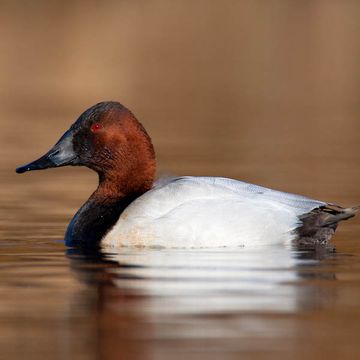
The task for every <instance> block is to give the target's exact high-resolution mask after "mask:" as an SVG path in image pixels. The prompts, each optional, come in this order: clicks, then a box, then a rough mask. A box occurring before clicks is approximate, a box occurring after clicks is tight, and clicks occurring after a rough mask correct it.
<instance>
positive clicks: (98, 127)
mask: <svg viewBox="0 0 360 360" xmlns="http://www.w3.org/2000/svg"><path fill="white" fill-rule="evenodd" d="M101 129H102V125H101V124H100V123H95V124H92V125H91V131H92V132H96V131H99V130H101Z"/></svg>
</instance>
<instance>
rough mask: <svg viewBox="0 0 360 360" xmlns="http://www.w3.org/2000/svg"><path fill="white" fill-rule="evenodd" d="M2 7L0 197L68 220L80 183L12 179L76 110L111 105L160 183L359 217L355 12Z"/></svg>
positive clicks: (325, 5) (258, 0)
mask: <svg viewBox="0 0 360 360" xmlns="http://www.w3.org/2000/svg"><path fill="white" fill-rule="evenodd" d="M0 4H1V11H0V29H1V42H0V66H1V78H0V102H1V107H0V121H1V124H2V131H1V132H0V142H1V148H0V151H1V153H0V154H1V158H2V161H1V163H2V165H1V169H2V178H3V181H5V183H6V189H7V190H6V194H3V195H4V196H6V195H7V194H9V193H17V194H20V195H21V196H25V197H26V196H29V195H28V193H29V191H30V189H32V192H33V193H34V192H36V191H37V190H39V191H40V189H38V188H37V187H36V186H38V187H39V188H42V195H43V194H44V191H47V190H46V189H47V187H50V188H49V189H50V190H49V193H47V196H50V197H52V196H54V190H56V191H57V192H58V197H59V198H60V197H61V198H63V197H64V196H65V197H66V196H68V198H69V199H70V200H71V201H74V203H73V202H72V206H73V208H74V209H75V208H76V207H77V206H78V205H79V203H80V202H82V201H83V200H85V198H86V195H87V194H89V192H90V191H91V190H92V189H93V188H94V186H95V183H96V177H95V176H94V175H92V174H91V173H90V172H89V171H87V170H85V169H82V170H80V169H61V170H60V169H57V170H49V171H47V172H41V173H32V174H27V175H24V177H25V178H24V177H22V176H21V177H20V176H16V175H15V174H14V168H15V167H16V166H18V165H20V164H22V163H25V162H28V161H30V160H33V159H34V158H36V157H38V156H40V155H41V154H42V153H44V152H45V151H47V149H48V148H49V147H50V146H51V145H53V144H54V143H55V142H56V141H57V139H58V138H59V136H60V135H61V134H62V132H63V131H65V130H66V129H67V128H68V126H69V125H70V124H71V123H72V122H73V121H74V120H75V119H76V118H77V116H78V115H79V114H80V113H81V112H82V111H84V110H85V109H86V108H87V107H89V106H91V105H93V104H94V103H96V102H99V101H103V100H118V101H120V102H122V103H123V104H124V105H126V106H127V107H129V108H130V109H131V110H132V111H133V112H134V113H135V114H136V115H137V117H138V118H139V119H140V121H142V122H143V124H144V125H145V127H146V128H147V129H148V131H149V133H150V134H151V136H152V138H153V142H154V144H155V147H156V149H157V156H158V162H159V173H164V172H165V173H173V174H195V175H219V176H230V177H236V178H241V179H243V180H247V181H252V182H256V183H260V184H263V185H266V186H272V187H275V188H280V189H283V190H288V191H293V192H301V193H305V194H307V195H310V196H313V197H320V198H322V199H325V200H333V201H345V202H347V204H348V205H351V204H353V203H354V202H355V203H356V202H357V203H359V201H360V197H359V196H358V197H357V195H358V194H359V192H358V190H357V188H358V183H359V178H360V172H359V169H358V167H357V164H358V163H359V162H358V161H359V154H358V153H359V139H360V134H359V129H360V123H359V114H360V103H359V94H360V72H359V61H360V42H359V34H360V2H359V1H350V0H338V1H334V0H324V1H316V0H313V1H286V0H277V1H275V0H253V1H231V0H227V1H215V0H213V1H212V0H197V1H166V0H157V1H140V0H139V1H102V2H101V1H79V0H77V1H33V2H30V1H25V0H23V1H1V3H0ZM53 178H54V179H53ZM59 179H60V180H59ZM25 183H26V184H28V185H27V186H28V187H26V185H25ZM77 183H79V184H81V185H78V186H77V185H76V184H77ZM34 186H35V188H34ZM65 186H66V189H65V188H64V187H65ZM9 187H10V188H9ZM44 187H45V188H46V189H44ZM3 192H5V191H4V190H3ZM33 196H34V194H33ZM45 197H46V196H45ZM77 197H78V198H77ZM354 197H355V198H354ZM356 197H357V198H356ZM74 199H75V200H74ZM54 201H55V200H54Z"/></svg>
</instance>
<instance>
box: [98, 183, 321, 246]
mask: <svg viewBox="0 0 360 360" xmlns="http://www.w3.org/2000/svg"><path fill="white" fill-rule="evenodd" d="M324 205H326V203H324V202H321V201H317V200H313V199H309V198H307V197H304V196H300V195H295V194H289V193H285V192H281V191H276V190H271V189H268V188H264V187H261V186H257V185H252V184H248V183H245V182H242V181H237V180H232V179H227V178H220V177H191V176H186V177H179V178H172V179H169V180H168V181H165V182H164V181H160V182H158V183H157V184H155V186H154V187H153V189H151V190H150V191H148V192H146V193H145V194H143V195H142V196H140V197H139V198H138V199H136V200H135V201H134V202H133V203H131V204H130V205H129V206H128V207H127V208H126V209H125V211H124V212H123V213H122V214H121V216H120V218H119V220H118V221H117V223H116V224H115V225H114V226H113V228H112V229H111V230H110V231H109V232H108V233H107V234H106V236H105V237H104V238H103V240H102V242H101V244H102V246H104V247H119V246H140V247H143V246H144V247H165V248H201V247H222V246H229V247H231V246H246V247H249V246H264V245H272V244H278V243H285V244H286V243H290V242H291V240H292V239H293V238H294V237H295V234H294V230H295V229H296V228H297V227H298V226H299V225H300V220H299V216H300V215H303V214H305V213H308V212H310V211H311V210H313V209H315V208H318V207H321V206H324Z"/></svg>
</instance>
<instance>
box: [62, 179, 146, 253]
mask: <svg viewBox="0 0 360 360" xmlns="http://www.w3.org/2000/svg"><path fill="white" fill-rule="evenodd" d="M99 178H100V181H99V186H98V188H97V189H96V191H95V192H94V193H93V194H92V195H91V197H90V198H89V199H88V201H87V202H86V203H85V204H84V205H83V206H82V207H81V208H80V209H79V210H78V211H77V213H76V214H75V216H74V217H73V219H72V220H71V222H70V224H69V226H68V228H67V231H66V234H65V244H66V245H67V246H71V247H82V248H88V249H94V248H98V247H99V244H100V241H101V239H102V238H103V237H104V236H105V234H106V233H107V232H108V231H109V230H110V229H111V228H112V227H113V225H115V223H116V222H117V220H118V219H119V217H120V215H121V213H122V212H123V211H124V210H125V208H126V207H127V206H128V205H129V204H130V203H132V202H133V201H134V200H135V199H136V198H138V197H139V196H141V195H142V194H143V193H144V192H146V191H147V190H149V189H150V188H151V186H152V181H151V182H150V181H148V182H146V183H145V184H144V185H143V186H141V187H139V188H133V190H132V191H129V190H128V189H126V188H124V187H122V186H120V185H119V184H122V183H121V182H120V179H114V178H103V177H102V176H100V177H99Z"/></svg>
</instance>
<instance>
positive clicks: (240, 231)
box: [16, 102, 358, 248]
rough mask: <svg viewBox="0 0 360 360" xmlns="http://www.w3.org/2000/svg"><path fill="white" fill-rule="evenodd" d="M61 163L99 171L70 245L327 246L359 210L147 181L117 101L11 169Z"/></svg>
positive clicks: (224, 182)
mask: <svg viewBox="0 0 360 360" xmlns="http://www.w3.org/2000/svg"><path fill="white" fill-rule="evenodd" d="M66 165H73V166H87V167H88V168H90V169H93V170H94V171H96V172H97V173H98V175H99V185H98V187H97V189H96V191H95V192H94V193H93V194H92V195H91V196H90V198H89V199H88V200H87V201H86V203H85V204H84V205H83V206H82V207H81V208H80V209H79V210H78V211H77V213H76V214H75V216H74V217H73V219H72V220H71V222H70V224H69V226H68V228H67V231H66V235H65V242H66V245H68V246H72V247H91V248H92V247H98V246H99V245H100V246H105V247H120V246H141V247H142V246H144V247H175V248H176V247H178V248H197V247H223V246H254V245H268V244H277V243H288V244H289V243H292V242H294V241H295V242H296V243H300V244H319V243H320V244H326V243H327V242H328V241H329V240H330V238H331V237H332V235H333V234H334V232H335V229H336V227H337V223H338V222H339V221H341V220H345V219H348V218H351V217H352V216H354V215H355V213H356V212H357V209H358V208H357V207H355V208H342V207H340V206H338V205H335V204H331V203H326V202H322V201H318V200H313V199H310V198H307V197H304V196H300V195H295V194H289V193H285V192H281V191H276V190H271V189H268V188H265V187H261V186H257V185H252V184H248V183H245V182H242V181H237V180H232V179H227V178H222V177H194V176H183V177H175V178H171V179H166V180H163V181H161V180H160V181H158V182H154V178H155V167H156V164H155V152H154V148H153V145H152V143H151V139H150V137H149V135H148V134H147V132H146V131H145V129H144V128H143V126H142V125H141V124H140V122H139V121H138V120H137V119H136V118H135V116H134V115H133V114H132V113H131V112H130V111H129V110H128V109H127V108H126V107H124V106H123V105H121V104H120V103H118V102H101V103H99V104H96V105H94V106H92V107H91V108H89V109H88V110H86V111H85V112H84V113H83V114H82V115H81V116H80V117H79V118H78V119H77V120H76V122H75V123H74V124H73V125H72V126H71V127H70V129H69V130H67V131H66V132H65V134H64V135H63V136H62V137H61V138H60V140H59V141H58V142H57V143H56V144H55V145H54V147H53V148H52V149H51V150H50V151H49V152H47V153H46V154H45V155H44V156H42V157H41V158H39V159H38V160H35V161H33V162H31V163H29V164H27V165H24V166H22V167H19V168H17V169H16V172H17V173H24V172H26V171H30V170H40V169H47V168H52V167H59V166H66Z"/></svg>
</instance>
